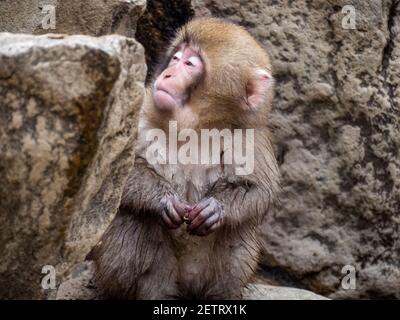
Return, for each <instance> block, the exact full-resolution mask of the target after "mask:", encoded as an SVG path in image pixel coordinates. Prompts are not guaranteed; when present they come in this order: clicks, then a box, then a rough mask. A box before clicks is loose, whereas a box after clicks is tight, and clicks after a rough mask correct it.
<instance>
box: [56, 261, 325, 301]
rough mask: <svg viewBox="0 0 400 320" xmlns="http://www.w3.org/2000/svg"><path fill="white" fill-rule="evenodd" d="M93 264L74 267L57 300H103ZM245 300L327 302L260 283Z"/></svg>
mask: <svg viewBox="0 0 400 320" xmlns="http://www.w3.org/2000/svg"><path fill="white" fill-rule="evenodd" d="M94 270H95V267H94V263H93V262H92V261H84V262H81V263H79V264H77V265H76V266H74V268H73V270H72V272H71V274H70V275H69V276H68V277H67V278H66V280H65V281H64V282H63V283H61V285H60V286H59V288H58V290H57V293H56V296H55V297H54V298H55V299H57V300H101V299H104V296H102V294H101V292H100V291H99V289H98V288H97V286H96V283H95V282H94V281H93V275H94ZM243 299H245V300H328V299H327V298H325V297H322V296H319V295H317V294H315V293H313V292H310V291H307V290H302V289H296V288H289V287H277V286H271V285H266V284H262V283H253V284H250V285H249V286H248V287H247V288H246V289H245V291H244V293H243Z"/></svg>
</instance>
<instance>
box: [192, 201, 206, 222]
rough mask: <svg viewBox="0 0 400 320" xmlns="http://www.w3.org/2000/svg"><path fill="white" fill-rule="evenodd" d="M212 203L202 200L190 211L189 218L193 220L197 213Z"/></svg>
mask: <svg viewBox="0 0 400 320" xmlns="http://www.w3.org/2000/svg"><path fill="white" fill-rule="evenodd" d="M209 205H210V201H202V202H200V203H198V204H197V205H196V206H195V207H194V208H193V209H192V210H191V211H190V212H189V213H188V215H187V216H188V220H189V221H192V220H193V219H194V218H196V217H197V215H198V214H199V213H200V212H201V211H203V210H204V209H205V208H207V207H208V206H209Z"/></svg>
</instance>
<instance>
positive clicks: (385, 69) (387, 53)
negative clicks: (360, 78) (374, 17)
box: [381, 0, 400, 110]
mask: <svg viewBox="0 0 400 320" xmlns="http://www.w3.org/2000/svg"><path fill="white" fill-rule="evenodd" d="M397 15H400V0H393V2H392V4H391V6H390V9H389V15H388V21H387V30H388V32H389V39H388V40H387V43H386V46H385V48H384V49H383V54H382V63H381V73H382V76H383V78H384V79H385V82H384V87H385V89H386V91H387V94H388V98H389V101H390V105H391V107H392V110H395V108H394V105H395V101H394V96H395V93H394V90H395V88H394V84H393V83H391V81H390V74H389V68H390V61H391V58H392V54H393V49H394V45H395V44H394V38H395V36H396V34H395V17H396V16H397Z"/></svg>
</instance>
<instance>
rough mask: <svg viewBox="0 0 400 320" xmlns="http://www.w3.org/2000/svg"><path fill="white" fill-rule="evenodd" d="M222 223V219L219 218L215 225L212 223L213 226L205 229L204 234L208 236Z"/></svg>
mask: <svg viewBox="0 0 400 320" xmlns="http://www.w3.org/2000/svg"><path fill="white" fill-rule="evenodd" d="M221 225H222V221H221V220H219V221H217V222H216V223H214V224H213V225H211V227H209V228H208V229H205V230H204V231H203V234H202V235H203V236H208V235H209V234H210V233H213V232H214V231H215V230H217V229H218V228H219V227H220V226H221Z"/></svg>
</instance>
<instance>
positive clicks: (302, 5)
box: [192, 0, 400, 298]
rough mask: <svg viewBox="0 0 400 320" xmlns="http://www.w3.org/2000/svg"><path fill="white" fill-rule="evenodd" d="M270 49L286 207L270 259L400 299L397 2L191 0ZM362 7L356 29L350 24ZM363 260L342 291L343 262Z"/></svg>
mask: <svg viewBox="0 0 400 320" xmlns="http://www.w3.org/2000/svg"><path fill="white" fill-rule="evenodd" d="M192 5H193V8H194V9H195V13H196V15H199V16H205V15H211V14H212V15H216V16H222V17H225V18H228V19H230V20H232V21H234V22H237V23H239V24H241V25H243V26H245V27H246V28H247V29H248V30H249V31H250V32H251V33H252V34H253V35H254V36H255V37H256V38H257V39H258V40H259V41H260V42H261V43H262V44H263V45H264V46H265V47H266V48H267V49H268V50H269V52H270V53H271V54H272V60H273V65H274V69H275V70H274V71H275V72H274V74H275V78H276V80H277V85H276V91H277V94H276V99H275V114H274V119H275V128H274V134H275V136H276V140H277V145H278V148H277V151H278V155H279V159H280V162H281V172H282V193H281V195H280V200H281V201H280V206H279V207H278V208H277V210H276V211H275V213H274V214H273V215H271V216H270V217H269V221H268V223H267V224H266V226H265V239H266V246H265V255H264V261H263V262H264V265H265V266H266V269H269V270H272V271H273V273H274V274H275V275H277V274H278V275H279V274H280V276H281V277H282V278H290V279H291V281H293V282H295V283H296V282H297V283H298V285H299V286H305V287H306V288H308V289H311V290H312V291H315V292H318V293H321V294H323V295H328V296H329V297H336V298H340V297H341V298H385V297H386V298H400V268H399V261H400V155H399V147H400V125H399V123H400V112H399V110H400V86H399V83H400V3H399V1H395V0H392V1H389V0H385V1H374V0H369V1H361V0H353V1H339V0H337V1H322V0H318V1H306V0H299V1H289V2H288V1H284V0H276V1H268V2H265V1H264V2H262V1H256V0H254V1H245V2H243V1H240V0H233V1H229V2H227V1H223V0H193V1H192ZM344 5H353V6H354V8H355V12H356V29H355V30H351V29H350V30H349V29H344V28H343V27H342V20H343V18H345V17H346V13H342V8H343V6H344ZM345 265H352V266H354V267H355V269H356V276H357V278H356V290H344V289H343V288H342V286H341V285H340V284H341V280H342V278H343V277H344V276H345V274H342V273H341V270H342V268H343V266H345Z"/></svg>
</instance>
